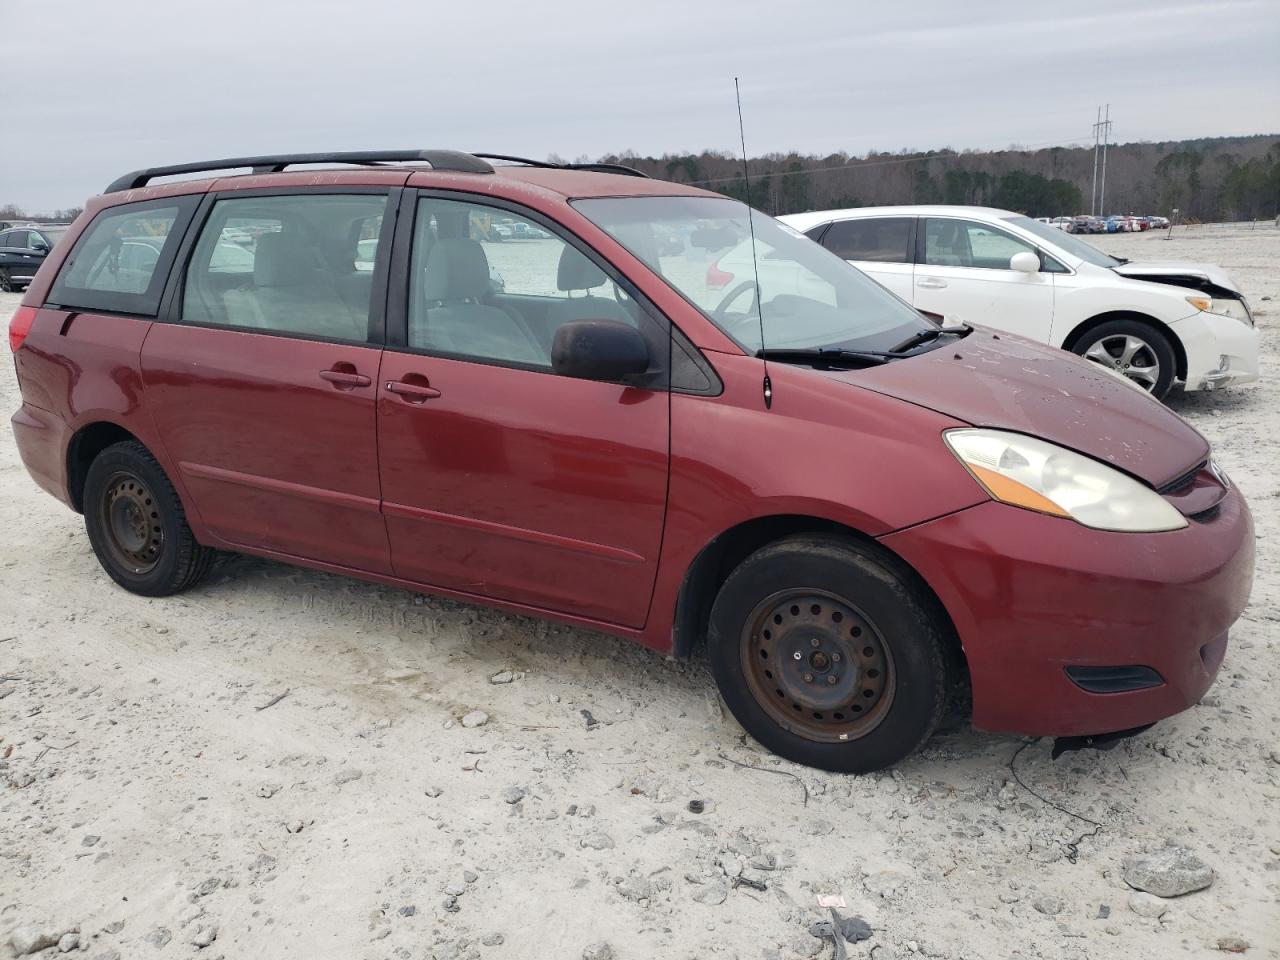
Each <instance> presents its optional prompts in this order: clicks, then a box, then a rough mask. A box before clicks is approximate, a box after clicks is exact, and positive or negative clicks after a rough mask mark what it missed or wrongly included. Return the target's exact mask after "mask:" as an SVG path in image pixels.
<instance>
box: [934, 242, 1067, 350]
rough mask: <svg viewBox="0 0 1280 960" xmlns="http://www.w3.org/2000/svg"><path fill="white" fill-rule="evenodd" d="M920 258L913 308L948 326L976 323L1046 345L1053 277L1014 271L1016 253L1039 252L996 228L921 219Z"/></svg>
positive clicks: (1043, 273) (1045, 274)
mask: <svg viewBox="0 0 1280 960" xmlns="http://www.w3.org/2000/svg"><path fill="white" fill-rule="evenodd" d="M919 229H920V230H922V231H923V232H924V244H923V257H922V258H921V262H920V263H918V264H917V265H916V268H915V286H914V288H913V296H912V301H911V302H912V304H913V305H914V306H915V308H916V309H917V310H927V311H929V312H930V313H936V314H941V315H942V317H943V318H944V320H945V322H947V323H976V324H981V325H983V326H986V327H994V328H995V329H997V330H1007V331H1009V332H1010V333H1016V334H1018V335H1019V336H1023V337H1028V338H1030V339H1033V340H1039V341H1042V342H1046V343H1047V342H1048V340H1049V331H1050V328H1051V327H1052V325H1053V275H1052V274H1051V273H1048V272H1046V271H1044V270H1043V269H1041V270H1040V271H1039V272H1037V273H1024V272H1023V271H1021V270H1013V269H1011V268H1010V266H1009V260H1010V259H1011V258H1012V257H1013V256H1014V255H1015V254H1018V253H1031V254H1035V256H1036V257H1037V258H1039V256H1040V254H1039V251H1038V250H1037V249H1036V248H1035V247H1034V246H1032V245H1031V244H1029V243H1027V242H1026V241H1025V240H1020V239H1018V238H1017V237H1014V236H1012V235H1011V234H1009V233H1006V232H1005V231H1004V230H1001V229H1000V228H999V227H995V226H992V225H990V224H987V223H981V222H979V221H977V220H965V219H961V218H959V217H922V218H921V219H920V226H919Z"/></svg>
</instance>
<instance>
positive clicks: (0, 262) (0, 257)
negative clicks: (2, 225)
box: [0, 223, 67, 292]
mask: <svg viewBox="0 0 1280 960" xmlns="http://www.w3.org/2000/svg"><path fill="white" fill-rule="evenodd" d="M66 232H67V224H62V223H59V224H43V223H42V224H38V225H31V226H21V227H10V228H9V229H8V230H4V231H0V291H4V292H8V291H10V290H22V289H25V288H26V286H27V284H29V283H30V282H31V279H32V278H33V277H34V276H35V275H36V271H37V270H39V269H40V264H42V263H44V259H45V257H47V256H48V255H49V251H50V250H52V249H53V248H54V247H56V246H57V245H58V241H59V240H61V239H62V236H63V234H65V233H66Z"/></svg>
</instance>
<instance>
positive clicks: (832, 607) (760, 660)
mask: <svg viewBox="0 0 1280 960" xmlns="http://www.w3.org/2000/svg"><path fill="white" fill-rule="evenodd" d="M946 629H947V628H946V625H945V624H944V623H943V622H942V616H941V615H940V613H939V612H938V611H937V606H936V602H934V601H933V600H932V598H931V597H930V596H928V595H927V593H926V591H925V590H924V588H923V587H922V586H920V585H918V584H917V583H916V582H915V577H914V575H913V574H912V573H911V571H910V570H909V569H908V568H906V567H905V566H904V565H903V564H902V563H901V561H899V560H898V559H897V558H896V557H894V556H893V555H892V554H889V553H888V552H887V551H884V550H882V549H880V548H879V547H876V546H874V545H869V544H865V545H864V544H861V543H858V542H855V541H853V540H850V539H844V538H840V537H834V536H821V535H814V536H799V537H789V538H787V539H785V540H781V541H779V542H777V543H774V544H771V545H769V546H767V547H764V548H762V549H760V550H758V551H756V552H755V553H753V554H752V555H751V556H749V557H748V558H747V559H746V560H744V561H743V562H742V564H741V565H739V566H738V568H737V569H735V570H734V571H733V573H731V574H730V575H729V578H728V579H727V580H726V581H725V583H724V585H723V586H722V587H721V588H720V593H719V595H718V596H717V597H716V600H715V604H714V605H713V607H712V610H711V624H710V630H709V635H708V653H709V657H710V661H711V670H712V673H713V675H714V676H715V678H716V684H717V685H718V686H719V688H720V693H721V696H723V697H724V700H725V703H726V704H727V705H728V707H729V709H730V711H732V713H733V715H734V717H736V718H737V720H738V722H739V723H740V724H742V726H743V727H744V728H745V729H746V731H747V732H748V733H749V734H751V736H752V737H754V738H755V739H756V740H758V741H759V742H760V743H761V744H763V745H764V746H765V747H768V748H769V749H770V750H772V751H773V752H774V753H776V754H778V755H779V756H781V757H785V758H786V759H788V760H793V761H795V762H796V763H803V764H805V765H806V766H811V767H817V768H819V769H822V770H831V771H834V772H837V773H868V772H870V771H873V770H879V769H882V768H884V767H887V766H890V765H892V764H894V763H896V762H897V761H899V760H901V759H902V758H904V757H906V756H908V755H909V754H911V753H913V752H914V751H915V750H917V749H918V748H919V747H920V746H921V745H922V744H923V743H924V742H925V741H926V740H927V739H928V738H929V736H930V734H932V733H933V731H934V729H935V728H936V727H937V725H938V722H939V721H940V720H941V718H942V713H943V709H944V707H945V706H946V700H947V690H948V681H949V677H948V669H947V659H946V657H945V654H944V650H945V637H946Z"/></svg>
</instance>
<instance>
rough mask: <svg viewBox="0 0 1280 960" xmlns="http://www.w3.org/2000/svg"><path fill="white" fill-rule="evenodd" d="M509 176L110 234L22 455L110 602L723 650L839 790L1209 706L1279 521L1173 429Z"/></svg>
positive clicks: (772, 729) (729, 678)
mask: <svg viewBox="0 0 1280 960" xmlns="http://www.w3.org/2000/svg"><path fill="white" fill-rule="evenodd" d="M513 159H514V158H508V157H494V156H489V157H487V158H486V157H483V156H477V155H471V154H462V153H455V152H451V151H401V152H394V153H358V154H350V153H348V154H329V155H316V154H309V155H301V156H281V157H255V158H239V159H234V160H222V161H216V162H211V163H199V164H184V165H181V166H176V167H164V168H156V169H152V170H144V171H140V172H138V173H133V174H129V175H127V176H125V177H123V178H121V179H120V180H118V181H117V182H115V183H113V184H111V186H110V187H109V188H108V190H107V192H106V194H105V195H103V196H100V197H96V198H94V199H93V200H91V201H90V202H89V204H88V208H87V209H86V210H85V212H84V214H83V215H82V216H81V217H80V218H79V219H78V220H77V221H76V223H75V224H74V226H73V227H72V228H71V231H70V233H69V234H68V236H67V237H66V239H65V241H64V242H63V243H62V244H60V245H59V247H58V248H57V249H56V250H55V251H54V252H53V254H52V255H51V256H50V257H49V259H48V262H47V263H46V264H45V265H44V266H43V267H42V268H41V270H40V272H39V274H38V275H37V276H36V279H35V281H34V282H33V283H32V284H31V287H30V289H29V290H28V291H27V294H26V297H25V298H24V300H23V304H22V306H21V307H20V308H19V309H18V311H17V313H16V314H15V315H14V317H13V320H12V323H11V325H10V330H9V342H10V346H11V347H12V349H13V352H14V358H15V361H16V364H17V376H18V382H19V384H20V387H21V391H22V400H23V402H22V406H21V408H20V409H19V410H18V411H17V413H16V414H15V415H14V416H13V429H14V432H15V434H16V436H17V441H18V446H19V448H20V450H21V453H22V457H23V460H24V461H25V463H26V466H27V469H28V470H29V471H30V473H31V475H32V477H34V478H35V480H36V482H37V483H39V484H40V485H41V486H43V487H44V488H45V489H46V490H48V491H49V492H50V493H52V494H53V495H54V496H56V497H57V498H58V499H60V500H62V501H63V502H64V503H66V504H67V505H68V506H70V507H71V508H72V509H73V510H76V511H79V512H81V513H83V514H84V517H85V526H86V529H87V532H88V536H89V542H90V543H91V544H92V546H93V549H94V552H95V553H96V554H97V556H98V558H99V560H100V561H101V563H102V566H103V567H104V568H105V569H106V571H107V573H108V574H109V575H110V576H111V577H112V578H113V579H114V580H115V581H116V582H117V583H119V584H120V585H121V586H123V587H124V588H126V589H128V590H131V591H134V592H135V593H140V594H145V595H149V596H162V595H166V594H171V593H175V592H177V591H179V590H183V589H186V588H187V587H190V586H191V585H192V584H194V583H195V582H196V581H197V580H199V579H200V577H201V575H202V574H203V573H204V572H205V571H206V570H207V569H208V566H209V563H210V559H211V557H212V556H213V555H214V553H215V551H217V550H228V551H237V552H241V553H249V554H256V555H259V556H264V557H271V558H274V559H277V560H281V561H285V562H288V563H295V564H300V565H303V566H308V567H314V568H317V569H321V570H329V571H333V572H339V573H346V574H350V575H352V576H358V577H364V578H367V579H371V580H377V581H380V582H383V583H388V584H393V585H397V586H402V587H405V588H407V589H413V590H424V591H429V592H432V593H438V594H442V595H445V596H450V597H456V598H460V599H463V600H468V601H474V602H479V603H486V604H492V605H494V606H498V607H501V608H504V609H507V610H512V611H516V612H519V613H525V614H531V615H536V616H541V617H549V618H553V619H557V620H561V621H563V622H566V623H571V624H577V625H580V626H583V627H587V628H590V629H596V630H602V631H606V632H609V633H613V634H617V635H619V636H623V637H628V638H630V639H633V640H637V641H639V642H641V643H643V644H645V645H647V646H649V647H652V648H654V649H655V650H658V651H660V652H662V653H664V654H668V655H672V656H679V657H684V656H688V655H689V654H690V652H691V651H692V650H693V649H694V648H695V647H697V646H700V645H703V644H705V647H706V652H707V656H708V658H709V661H710V664H711V667H712V670H713V673H714V675H715V678H716V682H717V683H718V685H719V688H720V691H721V693H722V695H723V696H724V699H725V701H726V702H727V704H728V705H729V707H730V709H731V710H732V711H733V714H734V716H735V717H737V719H738V720H739V721H740V722H741V724H742V725H743V727H745V728H746V730H747V731H748V732H749V733H750V734H751V735H752V736H754V737H755V738H756V739H757V740H759V741H760V742H761V743H763V744H765V745H766V746H768V747H769V748H770V749H772V750H774V751H776V752H777V753H778V754H781V755H782V756H784V757H787V758H789V759H792V760H795V761H798V762H801V763H806V764H811V765H813V766H817V767H822V768H826V769H829V770H837V771H849V772H860V771H868V770H874V769H877V768H880V767H884V766H886V765H888V764H891V763H893V762H895V761H896V760H898V759H900V758H902V757H904V756H906V755H907V754H909V753H911V752H912V751H913V750H915V749H916V748H917V747H919V746H920V745H921V744H922V743H923V742H924V741H925V740H926V738H928V737H929V735H930V733H931V732H932V731H933V730H934V728H935V726H936V725H937V724H938V722H939V719H940V717H941V715H942V712H943V709H944V706H945V705H946V704H947V703H948V701H954V702H966V703H967V702H970V696H956V694H958V693H968V694H971V703H972V720H973V724H974V725H975V726H977V727H979V728H982V729H985V730H997V731H1009V732H1017V733H1022V734H1032V735H1044V736H1057V737H1087V738H1095V737H1097V738H1102V739H1105V738H1106V737H1107V735H1119V734H1126V733H1131V732H1134V731H1135V730H1137V729H1140V728H1142V727H1144V726H1146V725H1149V724H1151V723H1153V722H1155V721H1157V720H1159V719H1161V718H1163V717H1167V716H1170V715H1171V714H1174V713H1177V712H1178V711H1180V710H1183V709H1185V708H1186V707H1188V706H1189V705H1191V704H1193V703H1195V702H1196V701H1197V700H1198V699H1199V698H1200V697H1201V695H1202V694H1203V693H1204V692H1205V690H1206V689H1207V688H1208V687H1209V685H1210V683H1212V681H1213V678H1214V675H1215V674H1216V673H1217V670H1218V667H1219V664H1220V663H1221V662H1222V658H1223V654H1224V652H1225V649H1226V644H1227V630H1228V628H1229V627H1230V626H1231V624H1232V623H1233V622H1234V621H1235V620H1236V618H1237V617H1238V616H1239V614H1240V612H1241V610H1242V609H1243V608H1244V606H1245V603H1246V601H1247V599H1248V595H1249V588H1250V584H1251V580H1252V570H1253V539H1254V538H1253V530H1252V521H1251V519H1250V515H1249V510H1248V508H1247V506H1246V505H1245V502H1244V499H1243V498H1242V497H1241V495H1240V493H1239V491H1238V490H1237V489H1236V488H1235V487H1234V486H1233V485H1232V484H1231V483H1230V481H1229V480H1228V479H1227V477H1226V476H1225V475H1224V474H1223V472H1222V471H1221V470H1220V469H1219V468H1218V467H1217V466H1216V465H1215V463H1214V462H1213V460H1212V459H1211V458H1210V451H1209V446H1208V444H1207V443H1206V442H1205V440H1204V438H1203V437H1201V436H1200V435H1199V434H1198V433H1197V432H1196V431H1195V430H1193V429H1192V428H1191V427H1189V426H1188V425H1187V424H1186V423H1184V422H1183V421H1182V420H1181V419H1179V418H1178V417H1177V416H1176V415H1174V414H1172V413H1170V412H1169V411H1168V410H1167V409H1165V408H1164V407H1162V406H1161V405H1160V404H1158V403H1156V402H1155V401H1153V400H1151V399H1150V398H1149V397H1148V396H1146V395H1145V394H1143V393H1142V392H1140V391H1138V390H1135V389H1133V388H1132V387H1131V386H1130V385H1128V383H1127V382H1126V381H1124V380H1123V379H1122V378H1119V377H1116V376H1114V375H1112V374H1110V373H1109V372H1107V371H1104V370H1102V369H1101V368H1099V367H1098V366H1096V365H1094V364H1091V363H1089V362H1088V361H1085V360H1081V359H1078V358H1076V357H1074V356H1072V355H1070V354H1066V353H1062V352H1060V351H1057V350H1052V349H1048V348H1045V347H1041V346H1038V345H1035V344H1032V343H1029V342H1026V341H1023V340H1020V339H1017V338H1015V337H1011V336H1008V335H1004V334H995V333H992V332H990V331H987V330H984V329H982V328H980V327H978V328H969V327H959V328H949V327H945V326H938V325H936V324H934V323H932V322H930V321H929V320H927V319H925V318H922V317H921V316H920V315H919V314H918V313H916V312H914V311H912V310H911V309H910V307H908V306H907V305H906V304H904V303H902V302H901V301H900V300H898V299H897V298H895V297H894V296H893V295H892V294H890V293H888V292H887V291H885V290H884V289H883V288H881V287H879V286H878V285H877V284H875V283H874V282H872V281H871V280H869V279H867V278H866V277H865V276H864V275H863V274H861V273H859V272H858V271H857V270H856V269H854V268H853V267H851V266H849V265H848V264H847V263H845V262H844V261H843V260H840V259H838V258H836V257H835V256H833V255H831V254H830V253H828V252H826V251H825V250H823V249H822V248H821V247H820V246H818V245H817V244H814V243H812V242H810V241H809V240H807V239H805V238H804V237H802V236H800V235H799V234H796V233H794V232H793V231H792V230H790V229H789V228H787V227H785V226H783V225H781V224H779V223H778V222H777V221H775V220H772V219H771V218H769V217H766V216H764V215H762V214H758V213H754V212H749V211H748V209H747V208H746V207H745V206H744V205H743V204H741V203H738V202H736V201H734V200H731V199H728V198H725V197H722V196H718V195H716V194H712V193H708V192H706V191H703V190H696V189H693V188H690V187H685V186H681V185H679V184H674V183H665V182H660V181H655V180H650V179H647V178H644V177H643V176H641V175H637V174H636V173H635V171H629V170H627V169H626V168H616V167H608V166H606V165H577V166H573V165H552V164H539V163H534V162H527V161H525V162H506V161H512V160H513ZM491 160H492V161H504V162H497V163H490V162H489V161H491ZM337 164H347V165H349V166H346V167H343V168H340V169H333V167H334V166H335V165H337ZM302 165H307V166H308V167H309V169H306V170H304V171H298V170H290V169H289V168H290V167H296V166H302ZM320 165H327V166H328V167H329V169H319V168H318V167H319V166H320ZM425 165H429V167H428V166H425ZM240 168H250V169H251V171H252V172H251V173H249V174H247V175H240V176H219V177H217V178H215V179H206V180H199V181H192V180H187V181H181V182H175V181H173V180H172V179H169V181H168V182H165V183H161V184H153V183H152V181H153V180H154V179H157V178H161V177H170V178H171V177H172V175H176V174H191V173H197V172H202V171H205V172H209V171H214V170H225V171H230V170H235V169H240ZM747 238H751V239H752V242H753V244H754V248H755V251H756V254H755V263H754V265H753V266H752V269H751V271H750V272H751V275H750V276H740V277H736V278H735V279H734V281H733V282H731V283H727V284H725V283H722V282H720V281H721V278H720V277H718V276H714V275H713V271H711V270H710V269H709V268H710V267H711V266H712V265H714V263H715V261H716V258H717V257H718V256H720V255H721V253H723V250H724V249H725V248H727V247H729V246H733V245H737V244H739V243H740V242H742V241H743V240H744V239H747ZM709 275H711V276H713V279H715V280H716V283H715V284H714V285H713V284H712V283H711V282H709V280H708V277H709Z"/></svg>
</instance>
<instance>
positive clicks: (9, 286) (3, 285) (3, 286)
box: [0, 267, 14, 293]
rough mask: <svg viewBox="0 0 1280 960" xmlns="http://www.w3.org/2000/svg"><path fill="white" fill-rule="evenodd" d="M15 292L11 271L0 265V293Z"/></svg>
mask: <svg viewBox="0 0 1280 960" xmlns="http://www.w3.org/2000/svg"><path fill="white" fill-rule="evenodd" d="M13 292H14V289H13V281H12V280H10V279H9V271H8V270H6V269H4V268H3V267H0V293H13Z"/></svg>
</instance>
